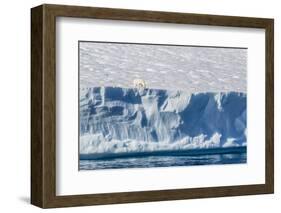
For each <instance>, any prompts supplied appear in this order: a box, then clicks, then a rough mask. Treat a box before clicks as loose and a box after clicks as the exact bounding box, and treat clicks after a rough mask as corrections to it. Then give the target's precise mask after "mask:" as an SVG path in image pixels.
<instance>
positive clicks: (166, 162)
mask: <svg viewBox="0 0 281 213" xmlns="http://www.w3.org/2000/svg"><path fill="white" fill-rule="evenodd" d="M241 163H247V154H246V152H243V153H235V154H208V155H204V154H203V155H196V156H143V157H126V158H109V159H98V160H80V161H79V170H95V169H122V168H152V167H171V166H195V165H214V164H241Z"/></svg>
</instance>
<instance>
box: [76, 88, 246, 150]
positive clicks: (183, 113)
mask: <svg viewBox="0 0 281 213" xmlns="http://www.w3.org/2000/svg"><path fill="white" fill-rule="evenodd" d="M246 103H247V101H246V94H245V93H239V92H219V93H217V92H216V93H213V92H205V93H188V92H185V91H181V90H161V89H145V90H138V89H130V88H120V87H92V88H84V89H81V90H80V154H93V153H128V152H147V151H159V150H185V149H198V148H200V149H201V148H221V147H237V146H246V141H247V138H246V117H247V116H246V108H247V107H246Z"/></svg>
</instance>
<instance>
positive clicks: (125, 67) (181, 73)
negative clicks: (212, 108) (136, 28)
mask: <svg viewBox="0 0 281 213" xmlns="http://www.w3.org/2000/svg"><path fill="white" fill-rule="evenodd" d="M79 50H80V87H98V86H118V87H127V88H130V87H133V81H134V79H143V80H145V82H146V84H147V87H148V88H156V89H157V88H158V89H169V90H183V91H186V92H206V91H209V92H229V91H237V92H246V86H247V84H246V80H247V78H246V76H247V72H246V71H247V49H243V48H240V49H239V48H214V47H192V46H167V45H147V44H146V45H140V44H124V43H122V44H121V43H95V42H80V49H79Z"/></svg>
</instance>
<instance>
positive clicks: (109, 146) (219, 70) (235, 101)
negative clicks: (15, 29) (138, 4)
mask: <svg viewBox="0 0 281 213" xmlns="http://www.w3.org/2000/svg"><path fill="white" fill-rule="evenodd" d="M273 29H274V22H273V19H266V18H249V17H234V16H217V15H200V14H187V13H171V12H159V11H158V12H156V11H140V10H126V9H111V8H94V7H78V6H65V5H46V4H45V5H41V6H38V7H35V8H32V9H31V112H32V113H31V114H32V115H31V203H32V204H33V205H36V206H39V207H42V208H53V207H66V206H80V205H81V206H82V205H99V204H115V203H131V202H147V201H162V200H179V199H191V198H206V197H220V196H237V195H252V194H266V193H273V192H274V138H273V136H274V117H273V116H274V98H273V97H274V85H273V84H274V73H273V70H274V42H273V41H274V36H273V35H274V32H273Z"/></svg>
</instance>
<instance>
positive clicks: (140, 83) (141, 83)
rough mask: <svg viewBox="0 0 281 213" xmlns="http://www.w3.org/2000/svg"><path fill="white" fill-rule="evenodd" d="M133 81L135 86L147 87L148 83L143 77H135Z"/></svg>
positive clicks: (139, 87)
mask: <svg viewBox="0 0 281 213" xmlns="http://www.w3.org/2000/svg"><path fill="white" fill-rule="evenodd" d="M133 83H134V87H135V88H138V89H142V90H143V89H145V88H146V83H145V81H144V80H143V79H139V78H137V79H134V82H133Z"/></svg>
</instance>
